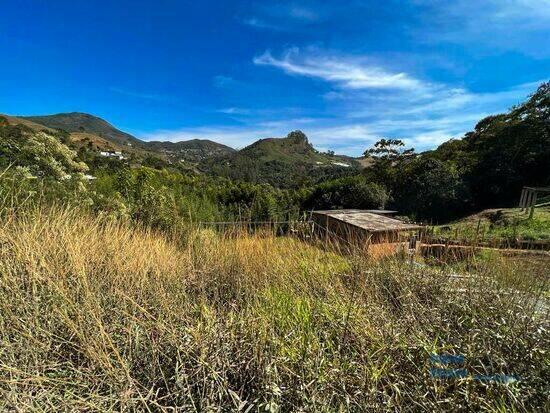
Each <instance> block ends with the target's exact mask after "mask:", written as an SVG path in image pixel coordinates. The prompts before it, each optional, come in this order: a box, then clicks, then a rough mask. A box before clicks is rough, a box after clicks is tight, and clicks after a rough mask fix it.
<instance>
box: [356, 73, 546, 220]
mask: <svg viewBox="0 0 550 413" xmlns="http://www.w3.org/2000/svg"><path fill="white" fill-rule="evenodd" d="M367 154H373V155H374V156H375V158H374V159H375V162H374V164H373V166H372V167H371V168H369V169H368V170H367V171H366V174H367V177H368V178H369V179H370V180H372V181H373V182H377V183H380V184H383V185H384V186H385V187H386V189H387V190H388V192H389V193H390V195H391V201H390V205H391V207H392V208H395V209H397V210H399V211H401V212H403V213H404V214H409V215H413V216H416V217H418V218H421V219H431V220H434V221H444V220H448V219H450V218H455V217H459V216H464V215H466V214H468V213H470V212H472V211H477V210H480V209H483V208H488V207H493V208H494V207H497V206H512V205H517V202H518V200H519V194H520V192H521V188H522V187H523V186H548V185H550V168H549V165H550V83H545V84H542V85H541V86H540V87H539V88H538V90H537V91H536V92H535V93H534V94H533V95H532V96H531V97H530V98H529V99H528V100H527V101H526V102H524V103H523V104H521V105H518V106H516V107H514V108H512V109H511V110H510V111H509V112H508V113H506V114H501V115H496V116H489V117H487V118H485V119H483V120H481V121H480V122H478V124H477V125H476V127H475V130H474V131H472V132H469V133H467V134H466V135H465V136H464V138H462V139H457V140H450V141H448V142H446V143H444V144H442V145H441V146H440V147H438V148H437V149H435V150H433V151H430V152H425V153H422V154H414V152H413V151H412V150H403V147H402V143H401V142H400V141H395V140H391V139H390V140H383V141H381V143H379V145H378V146H377V147H375V148H374V149H373V150H371V151H369V152H368V153H367Z"/></svg>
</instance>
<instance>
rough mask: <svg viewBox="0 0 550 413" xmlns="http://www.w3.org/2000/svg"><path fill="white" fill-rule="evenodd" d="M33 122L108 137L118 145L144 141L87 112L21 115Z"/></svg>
mask: <svg viewBox="0 0 550 413" xmlns="http://www.w3.org/2000/svg"><path fill="white" fill-rule="evenodd" d="M21 119H27V120H29V121H31V122H34V123H38V124H40V125H44V126H47V127H48V128H52V129H61V130H64V131H67V132H87V133H92V134H94V135H97V136H99V137H101V138H104V139H107V140H109V141H111V142H113V143H115V144H118V145H125V144H128V143H130V144H134V145H135V144H138V145H140V144H142V141H141V140H139V139H137V138H136V137H134V136H132V135H130V134H129V133H126V132H122V131H121V130H118V129H117V128H115V127H114V126H113V125H111V124H110V123H108V122H107V121H105V120H103V119H101V118H98V117H97V116H93V115H90V114H87V113H79V112H72V113H58V114H56V115H46V116H21Z"/></svg>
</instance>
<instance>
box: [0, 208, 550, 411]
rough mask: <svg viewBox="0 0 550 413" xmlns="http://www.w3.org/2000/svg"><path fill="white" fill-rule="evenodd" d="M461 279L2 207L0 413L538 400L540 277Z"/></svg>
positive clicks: (480, 407)
mask: <svg viewBox="0 0 550 413" xmlns="http://www.w3.org/2000/svg"><path fill="white" fill-rule="evenodd" d="M541 268H542V267H541ZM461 271H468V272H467V273H466V272H465V273H464V274H463V275H465V276H463V277H460V278H459V277H457V276H456V275H457V274H456V272H457V269H456V268H443V269H442V268H430V267H428V266H422V265H415V264H413V265H411V264H410V263H408V262H407V261H406V260H405V261H402V260H399V259H388V260H384V261H376V262H374V261H372V260H369V258H368V257H365V256H363V255H349V256H340V255H336V254H334V253H331V252H330V251H326V250H323V249H320V248H317V247H314V246H312V245H309V244H306V243H304V242H301V241H299V240H296V239H293V238H287V237H273V236H271V235H269V234H263V235H261V234H258V235H255V236H251V235H246V234H243V235H242V236H238V237H223V236H220V235H218V234H216V233H214V232H211V231H208V230H200V231H199V230H189V231H188V232H187V233H185V234H179V235H178V236H170V237H169V236H166V235H165V234H164V235H163V234H159V233H155V232H153V231H150V230H147V229H140V228H135V227H131V226H129V225H127V224H125V223H121V222H115V221H108V220H104V219H102V218H100V217H92V216H88V215H86V214H82V213H80V212H78V211H74V210H70V209H63V208H50V209H39V208H37V209H33V210H28V211H18V212H17V214H15V213H10V212H9V211H5V212H4V213H3V215H2V221H1V224H0V394H1V396H0V410H3V411H5V410H13V411H16V410H17V411H74V410H79V411H186V412H187V411H197V412H199V411H201V412H202V411H248V412H253V411H272V412H275V411H285V412H286V411H311V412H319V411H321V412H322V411H327V412H328V411H373V410H375V411H376V410H385V411H388V410H389V411H395V410H399V411H491V412H497V411H498V412H503V411H543V410H544V409H548V408H549V407H550V406H549V404H548V382H549V381H550V366H549V358H548V349H549V344H550V340H549V339H550V337H549V328H550V326H549V321H548V314H547V313H546V312H543V311H540V302H541V296H543V295H544V294H545V293H547V286H546V285H545V284H544V283H545V281H546V279H547V277H546V276H547V274H544V273H541V274H538V275H537V276H526V274H525V271H524V267H523V266H522V264H521V263H517V264H516V263H514V262H513V261H507V262H504V261H502V260H501V259H500V258H499V257H496V256H491V257H488V258H486V259H480V260H479V261H477V262H474V263H471V265H470V266H469V268H468V269H466V268H464V269H462V270H461ZM541 271H544V270H541ZM531 275H532V274H531ZM545 275H546V276H545ZM519 290H521V291H522V293H517V291H519ZM515 292H516V293H515ZM434 354H437V355H445V354H449V355H456V356H458V355H463V356H464V357H465V361H464V366H462V367H463V368H465V369H466V370H467V374H466V375H462V376H461V377H459V378H456V377H454V378H440V377H433V376H434V371H433V370H431V369H432V368H442V369H444V368H447V369H448V368H451V367H453V366H450V365H441V360H440V359H437V358H436V359H435V361H434V358H433V357H434V356H433V355H434ZM443 364H444V363H443ZM455 367H461V366H455ZM476 375H479V376H477V378H476ZM502 375H507V376H513V377H514V378H515V379H516V380H517V381H515V382H513V383H512V382H510V383H506V384H505V383H501V382H499V381H502V380H503V379H502V378H503V377H504V376H502ZM504 381H513V380H508V379H504Z"/></svg>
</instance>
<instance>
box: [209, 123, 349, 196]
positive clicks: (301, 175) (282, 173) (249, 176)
mask: <svg viewBox="0 0 550 413" xmlns="http://www.w3.org/2000/svg"><path fill="white" fill-rule="evenodd" d="M208 168H209V169H211V170H212V171H213V172H214V173H215V174H217V175H221V176H225V177H228V178H231V179H237V180H246V181H250V182H258V183H261V182H266V183H270V184H272V185H275V186H280V187H300V186H304V185H308V184H309V185H311V184H315V183H319V182H321V181H323V180H325V179H327V178H336V177H340V176H348V175H351V174H354V173H358V171H359V169H360V164H359V162H358V161H357V160H356V159H354V158H351V157H347V156H341V155H334V154H332V153H323V152H319V151H317V150H316V149H315V148H314V147H313V146H312V145H311V143H310V142H309V141H308V139H307V136H306V135H305V134H304V133H303V132H301V131H294V132H291V133H289V134H288V135H287V136H286V137H285V138H267V139H260V140H259V141H256V142H254V143H253V144H251V145H249V146H247V147H245V148H243V149H241V150H240V151H238V152H235V153H234V154H232V156H229V157H227V158H226V159H225V162H223V163H214V162H212V163H211V164H210V165H208Z"/></svg>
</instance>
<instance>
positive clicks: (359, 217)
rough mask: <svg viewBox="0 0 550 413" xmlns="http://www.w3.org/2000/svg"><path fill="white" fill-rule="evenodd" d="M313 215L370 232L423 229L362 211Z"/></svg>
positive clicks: (351, 210)
mask: <svg viewBox="0 0 550 413" xmlns="http://www.w3.org/2000/svg"><path fill="white" fill-rule="evenodd" d="M313 214H317V215H325V216H329V217H331V218H333V219H336V220H338V221H342V222H345V223H346V224H350V225H354V226H356V227H359V228H362V229H364V230H366V231H368V232H396V231H412V230H417V229H421V228H423V227H422V225H418V224H407V223H405V222H403V221H400V220H398V219H395V218H390V217H387V216H384V215H380V214H375V213H372V212H367V211H365V210H361V209H333V210H326V211H313Z"/></svg>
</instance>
